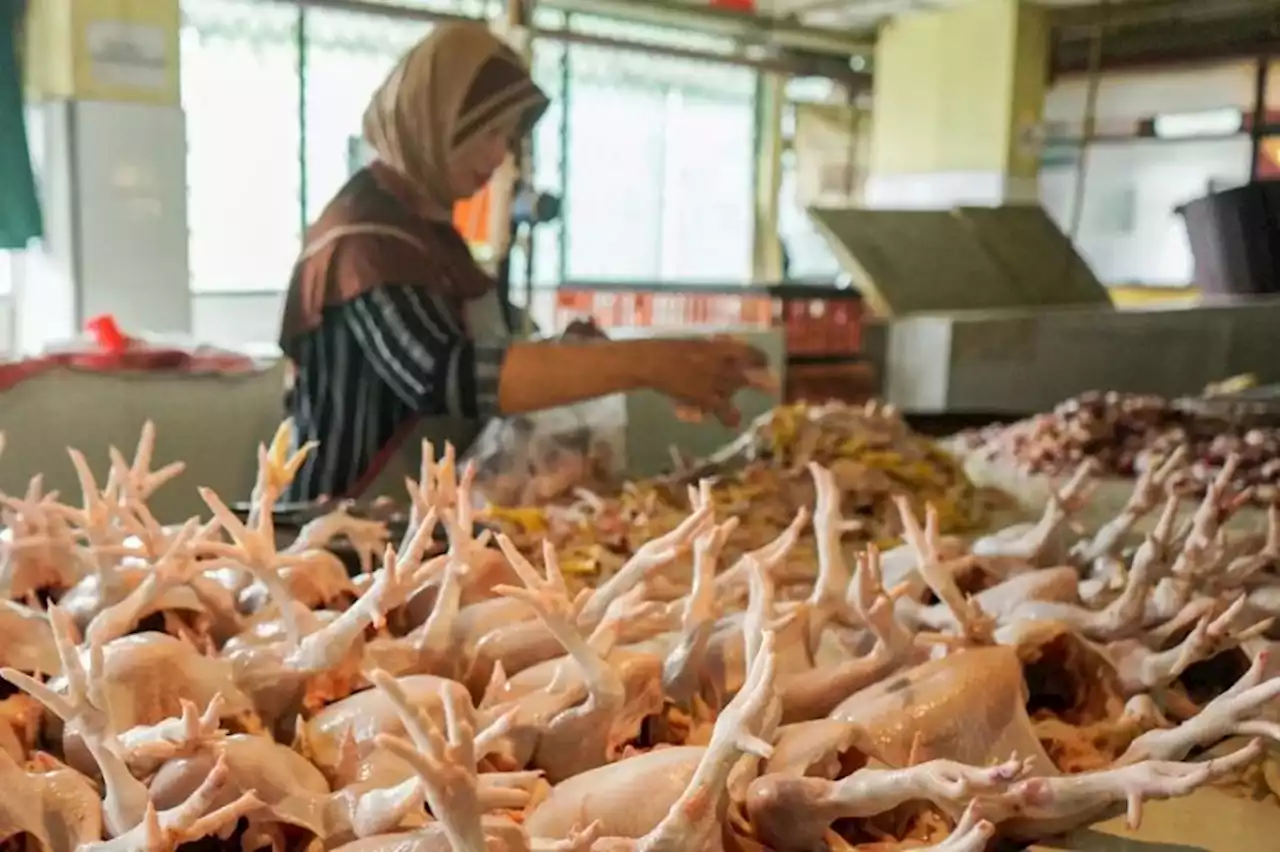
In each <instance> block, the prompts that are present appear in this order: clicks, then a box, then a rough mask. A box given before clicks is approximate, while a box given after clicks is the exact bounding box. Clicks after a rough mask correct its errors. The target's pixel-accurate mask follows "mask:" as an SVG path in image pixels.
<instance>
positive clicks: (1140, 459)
mask: <svg viewBox="0 0 1280 852" xmlns="http://www.w3.org/2000/svg"><path fill="white" fill-rule="evenodd" d="M1192 402H1193V401H1192V400H1169V399H1165V398H1164V397H1160V396H1153V395H1150V394H1126V393H1117V392H1115V391H1110V392H1107V393H1102V392H1092V393H1086V394H1081V395H1080V396H1077V397H1073V398H1072V399H1068V400H1066V401H1064V402H1061V403H1059V404H1058V405H1057V406H1056V407H1055V408H1054V409H1053V411H1050V412H1048V413H1045V414H1038V415H1036V416H1034V417H1029V418H1027V419H1025V420H1020V421H1018V422H1017V423H1011V424H1008V425H1003V424H998V425H994V426H989V427H986V428H984V429H979V430H975V431H972V432H969V433H966V434H962V435H960V436H958V441H957V442H956V443H957V445H958V447H959V448H960V449H962V450H963V451H965V452H971V453H976V454H977V455H979V456H981V457H984V458H987V459H994V460H998V461H1001V462H1006V463H1011V464H1014V465H1016V466H1017V467H1018V468H1019V469H1020V470H1022V471H1025V472H1027V473H1033V474H1047V475H1050V476H1054V475H1058V474H1062V473H1064V472H1066V471H1069V470H1071V469H1072V468H1074V467H1075V466H1077V465H1079V464H1080V463H1081V461H1083V460H1085V459H1091V460H1092V461H1093V462H1094V463H1095V464H1096V465H1098V468H1099V472H1100V473H1102V474H1106V475H1109V476H1119V477H1132V476H1135V475H1137V474H1138V473H1139V472H1141V471H1142V470H1144V469H1145V468H1147V467H1149V466H1151V465H1152V464H1159V460H1160V459H1161V458H1165V457H1168V455H1169V454H1170V453H1172V452H1174V451H1175V450H1181V451H1183V452H1185V453H1187V454H1188V456H1189V459H1190V464H1188V465H1187V466H1186V467H1185V468H1184V469H1183V470H1182V471H1181V472H1180V473H1179V479H1180V480H1181V481H1180V483H1179V487H1182V488H1184V489H1185V490H1186V491H1187V492H1188V493H1190V494H1194V495H1195V496H1200V495H1202V494H1204V492H1205V489H1206V488H1208V487H1209V484H1210V483H1212V482H1213V480H1214V478H1215V477H1216V476H1218V474H1219V472H1220V471H1221V470H1222V469H1223V467H1224V465H1225V464H1226V462H1227V460H1228V459H1235V460H1236V462H1235V468H1234V470H1235V481H1234V482H1233V483H1232V484H1233V486H1234V487H1236V488H1238V489H1241V490H1243V489H1245V488H1248V489H1250V490H1251V496H1252V498H1253V499H1254V501H1255V502H1257V503H1260V504H1262V505H1266V504H1267V503H1271V502H1273V501H1275V500H1277V499H1280V428H1277V427H1276V426H1275V425H1274V423H1273V424H1272V425H1265V424H1263V423H1258V422H1251V421H1250V420H1249V419H1247V418H1244V419H1233V418H1228V417H1223V416H1216V415H1210V414H1208V413H1206V412H1204V411H1201V410H1199V408H1198V407H1197V406H1195V405H1193V404H1192Z"/></svg>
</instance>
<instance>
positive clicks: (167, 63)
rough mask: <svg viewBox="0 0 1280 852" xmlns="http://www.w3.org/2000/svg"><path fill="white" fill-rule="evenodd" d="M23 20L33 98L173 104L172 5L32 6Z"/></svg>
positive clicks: (176, 20)
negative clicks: (25, 30) (28, 20)
mask: <svg viewBox="0 0 1280 852" xmlns="http://www.w3.org/2000/svg"><path fill="white" fill-rule="evenodd" d="M30 16H31V17H30V22H29V31H28V36H27V50H26V62H27V80H28V89H29V92H30V94H31V97H32V98H34V99H40V100H58V99H74V100H87V101H93V100H97V101H140V102H144V103H156V104H177V103H178V102H179V100H180V94H179V75H178V66H179V53H178V33H179V28H180V26H181V13H180V10H179V8H178V0H37V1H36V2H35V3H33V4H32V9H31V12H30Z"/></svg>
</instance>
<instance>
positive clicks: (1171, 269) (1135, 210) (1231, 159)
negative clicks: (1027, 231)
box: [1040, 136, 1251, 285]
mask: <svg viewBox="0 0 1280 852" xmlns="http://www.w3.org/2000/svg"><path fill="white" fill-rule="evenodd" d="M1250 152H1251V146H1250V141H1249V139H1248V138H1247V137H1243V136H1241V137H1235V138H1231V139H1214V140H1198V141H1191V142H1161V141H1156V140H1142V141H1133V142H1117V143H1100V144H1096V145H1092V146H1090V148H1089V150H1088V152H1087V154H1086V160H1085V184H1084V194H1083V206H1084V213H1083V215H1082V217H1081V221H1080V230H1079V232H1078V233H1077V234H1076V243H1077V245H1078V247H1079V249H1080V251H1081V253H1082V254H1083V255H1084V257H1085V259H1086V260H1087V261H1088V262H1089V265H1090V266H1091V267H1092V268H1093V270H1094V272H1095V274H1097V275H1098V277H1099V278H1100V279H1101V280H1102V281H1103V282H1105V283H1108V284H1131V283H1138V284H1165V285H1179V284H1187V283H1189V282H1190V281H1191V277H1192V269H1193V266H1192V260H1191V248H1190V245H1189V244H1188V242H1187V232H1186V228H1185V226H1184V224H1183V221H1182V217H1181V216H1179V215H1178V214H1177V213H1176V212H1175V209H1176V208H1177V207H1178V206H1179V205H1182V204H1185V203H1186V202H1188V201H1190V200H1192V199H1194V198H1198V197H1200V196H1202V195H1204V194H1205V193H1207V192H1208V191H1209V186H1210V182H1211V181H1212V182H1213V185H1214V188H1215V189H1223V188H1226V187H1228V186H1238V185H1240V184H1243V183H1245V182H1247V181H1248V180H1249V156H1250ZM1077 173H1078V170H1077V169H1076V168H1075V167H1074V166H1057V167H1051V168H1045V169H1043V170H1042V171H1041V173H1040V200H1041V203H1042V204H1043V205H1044V207H1045V209H1046V210H1047V211H1048V212H1049V214H1050V215H1051V216H1053V218H1054V219H1055V220H1057V222H1058V224H1059V226H1060V227H1062V229H1063V230H1064V231H1068V230H1069V229H1070V227H1071V221H1072V216H1073V211H1074V207H1075V205H1074V202H1075V194H1076V178H1077Z"/></svg>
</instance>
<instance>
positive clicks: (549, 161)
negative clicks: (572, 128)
mask: <svg viewBox="0 0 1280 852" xmlns="http://www.w3.org/2000/svg"><path fill="white" fill-rule="evenodd" d="M533 14H534V22H535V23H536V24H537V25H538V26H540V27H545V28H547V29H559V28H561V27H562V26H564V15H563V14H562V13H560V12H558V11H556V10H554V9H548V8H545V7H539V8H536V9H535V10H534V13H533ZM567 62H568V50H567V48H566V47H565V43H564V42H562V41H552V40H550V39H546V38H541V39H536V40H535V41H534V42H533V68H532V71H533V79H534V82H536V83H537V84H538V86H539V87H540V88H541V89H542V91H543V92H545V93H546V95H547V97H548V98H550V99H551V105H550V106H549V107H547V111H546V113H545V114H544V115H543V116H542V120H541V121H539V122H538V126H537V127H536V128H535V129H534V131H533V177H532V182H533V185H534V187H535V188H537V189H538V190H539V191H541V192H550V193H553V194H555V195H561V194H563V192H564V185H565V177H566V169H567V165H566V163H565V154H566V151H565V144H564V143H565V138H564V132H563V131H564V123H565V95H566V92H565V86H564V82H565V80H564V77H565V71H566V70H567V67H568V66H567ZM564 234H565V220H564V217H563V216H561V217H560V218H559V219H557V220H556V221H555V222H551V223H548V224H546V225H542V226H540V227H538V228H537V229H535V230H534V234H533V284H534V286H535V287H545V286H548V285H555V284H557V283H559V281H560V279H561V277H562V276H561V261H562V260H563V255H562V253H561V247H562V246H563V244H564ZM512 260H513V268H515V260H516V258H513V259H512ZM519 264H520V267H521V268H523V264H524V261H523V259H520V261H519ZM513 280H521V281H522V280H523V272H521V273H520V275H519V276H517V277H516V279H513Z"/></svg>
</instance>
